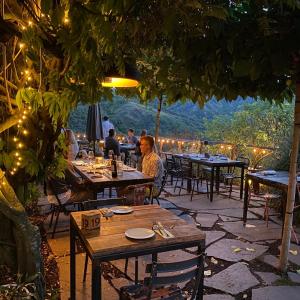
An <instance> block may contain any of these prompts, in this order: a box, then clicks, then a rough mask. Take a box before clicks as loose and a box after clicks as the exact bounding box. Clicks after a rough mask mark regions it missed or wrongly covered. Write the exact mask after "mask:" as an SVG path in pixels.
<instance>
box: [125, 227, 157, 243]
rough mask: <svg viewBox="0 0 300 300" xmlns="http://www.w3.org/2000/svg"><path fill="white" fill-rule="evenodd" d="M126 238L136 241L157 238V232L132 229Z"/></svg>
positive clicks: (127, 231) (126, 233)
mask: <svg viewBox="0 0 300 300" xmlns="http://www.w3.org/2000/svg"><path fill="white" fill-rule="evenodd" d="M125 236H126V237H128V238H131V239H135V240H145V239H150V238H152V237H153V236H155V232H154V231H153V230H151V229H147V228H131V229H128V230H126V231H125Z"/></svg>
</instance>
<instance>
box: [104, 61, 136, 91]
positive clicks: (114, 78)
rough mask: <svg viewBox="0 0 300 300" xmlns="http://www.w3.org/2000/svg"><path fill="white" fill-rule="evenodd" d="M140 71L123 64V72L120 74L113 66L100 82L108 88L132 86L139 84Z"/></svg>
mask: <svg viewBox="0 0 300 300" xmlns="http://www.w3.org/2000/svg"><path fill="white" fill-rule="evenodd" d="M139 78H140V73H139V72H138V71H137V69H136V68H134V67H133V66H131V65H129V64H125V74H124V76H121V75H120V74H119V73H118V72H117V71H116V70H115V68H114V70H112V71H110V72H109V73H108V76H106V77H105V78H104V80H103V81H102V82H101V84H102V86H103V87H109V88H133V87H137V86H138V85H139Z"/></svg>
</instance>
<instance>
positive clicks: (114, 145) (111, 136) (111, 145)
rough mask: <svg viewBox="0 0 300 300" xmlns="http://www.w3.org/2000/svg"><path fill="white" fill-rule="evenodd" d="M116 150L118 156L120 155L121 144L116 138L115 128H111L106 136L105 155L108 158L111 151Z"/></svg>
mask: <svg viewBox="0 0 300 300" xmlns="http://www.w3.org/2000/svg"><path fill="white" fill-rule="evenodd" d="M110 150H112V151H114V154H115V155H116V156H120V144H119V142H118V141H117V140H116V139H115V130H114V129H110V130H109V132H108V137H107V138H105V150H104V157H105V158H108V156H109V155H108V154H109V151H110Z"/></svg>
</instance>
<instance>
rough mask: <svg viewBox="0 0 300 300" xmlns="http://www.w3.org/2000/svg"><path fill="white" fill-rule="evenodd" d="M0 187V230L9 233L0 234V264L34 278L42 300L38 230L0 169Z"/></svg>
mask: <svg viewBox="0 0 300 300" xmlns="http://www.w3.org/2000/svg"><path fill="white" fill-rule="evenodd" d="M0 183H1V184H0V216H1V219H0V226H1V228H2V229H3V228H6V229H8V228H9V232H3V231H0V253H1V255H0V264H10V265H9V267H11V268H12V269H14V270H15V271H16V272H17V273H18V274H20V275H23V276H34V275H37V278H36V280H35V283H36V284H37V289H38V291H39V295H40V299H43V280H42V276H41V274H43V271H42V269H43V266H42V260H41V255H40V240H41V238H40V233H39V230H38V228H37V227H36V226H33V225H32V224H31V223H30V222H29V220H28V218H27V214H26V212H25V209H24V207H23V206H22V204H21V203H20V201H19V200H18V198H17V196H16V194H15V192H14V190H13V189H12V187H11V186H10V184H9V182H8V181H7V180H6V178H5V176H4V173H3V171H2V170H1V169H0ZM8 224H9V226H8ZM3 226H4V227H3ZM2 259H3V260H5V261H2ZM24 279H25V278H24Z"/></svg>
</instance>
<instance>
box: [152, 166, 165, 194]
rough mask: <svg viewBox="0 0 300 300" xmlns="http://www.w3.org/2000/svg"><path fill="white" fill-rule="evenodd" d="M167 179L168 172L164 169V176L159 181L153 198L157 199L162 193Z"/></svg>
mask: <svg viewBox="0 0 300 300" xmlns="http://www.w3.org/2000/svg"><path fill="white" fill-rule="evenodd" d="M167 179H168V171H167V170H166V169H165V170H164V175H163V177H162V180H161V186H160V187H159V191H158V194H157V195H155V198H158V197H159V196H160V195H161V193H162V191H163V190H164V188H165V186H166V183H167Z"/></svg>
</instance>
